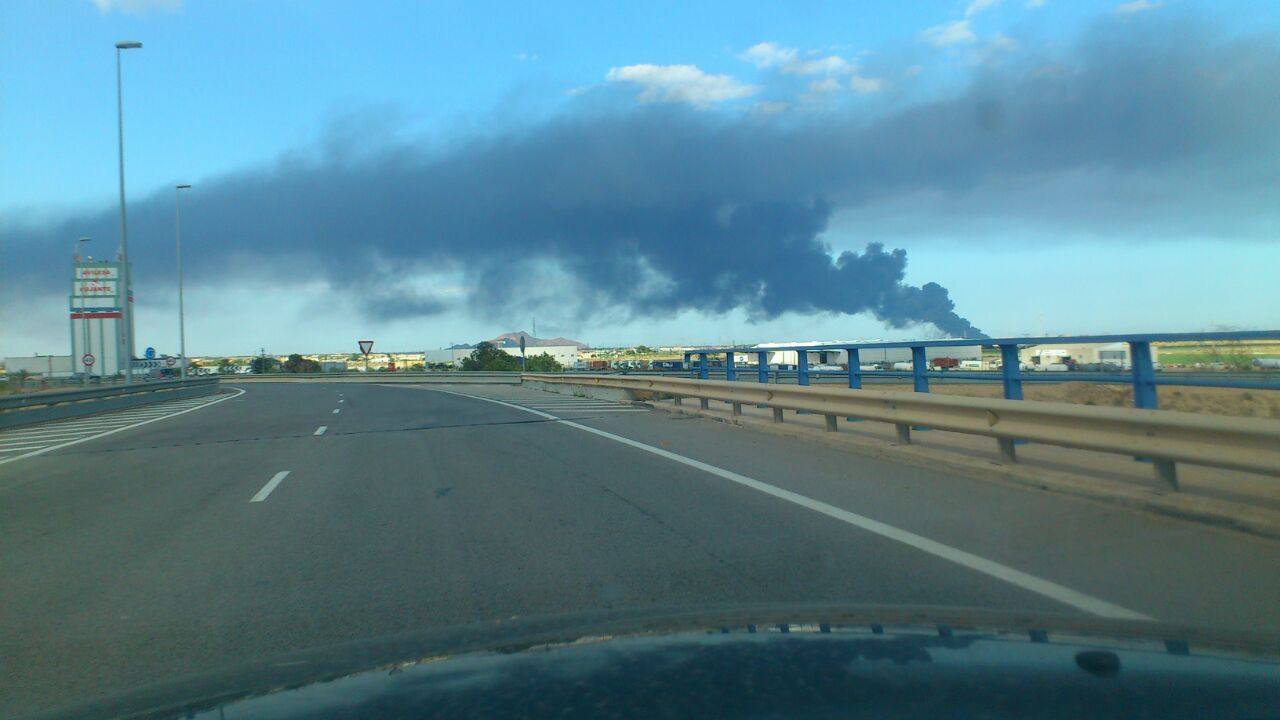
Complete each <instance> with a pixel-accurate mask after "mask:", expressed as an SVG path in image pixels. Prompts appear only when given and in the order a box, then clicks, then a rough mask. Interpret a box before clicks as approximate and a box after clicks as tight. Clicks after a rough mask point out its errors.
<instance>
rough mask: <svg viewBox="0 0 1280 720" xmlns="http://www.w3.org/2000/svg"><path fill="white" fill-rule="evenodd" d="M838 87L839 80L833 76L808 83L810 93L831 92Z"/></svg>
mask: <svg viewBox="0 0 1280 720" xmlns="http://www.w3.org/2000/svg"><path fill="white" fill-rule="evenodd" d="M839 89H840V82H839V81H838V80H836V79H835V78H824V79H822V80H814V81H813V82H811V83H809V92H811V93H833V92H836V91H837V90H839Z"/></svg>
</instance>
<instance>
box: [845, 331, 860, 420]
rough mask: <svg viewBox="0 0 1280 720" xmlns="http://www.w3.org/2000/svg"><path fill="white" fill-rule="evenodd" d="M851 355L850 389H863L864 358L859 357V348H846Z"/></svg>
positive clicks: (848, 418)
mask: <svg viewBox="0 0 1280 720" xmlns="http://www.w3.org/2000/svg"><path fill="white" fill-rule="evenodd" d="M845 351H846V352H847V353H848V354H849V357H848V360H849V388H850V389H852V390H858V389H861V388H862V358H861V357H860V356H859V353H858V348H846V349H845ZM861 419H862V418H855V417H847V418H845V420H848V421H849V422H857V421H859V420H861Z"/></svg>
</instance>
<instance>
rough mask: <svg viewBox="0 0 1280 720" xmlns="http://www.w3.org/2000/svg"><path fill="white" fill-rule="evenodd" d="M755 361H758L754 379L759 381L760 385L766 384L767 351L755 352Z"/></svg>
mask: <svg viewBox="0 0 1280 720" xmlns="http://www.w3.org/2000/svg"><path fill="white" fill-rule="evenodd" d="M756 362H757V363H758V367H757V368H756V379H757V380H759V381H760V384H761V385H764V384H767V383H768V382H769V353H767V352H758V353H756Z"/></svg>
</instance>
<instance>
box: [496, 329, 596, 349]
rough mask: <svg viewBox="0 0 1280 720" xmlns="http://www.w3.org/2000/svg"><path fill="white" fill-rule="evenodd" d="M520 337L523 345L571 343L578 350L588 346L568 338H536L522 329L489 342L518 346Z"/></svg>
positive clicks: (500, 345)
mask: <svg viewBox="0 0 1280 720" xmlns="http://www.w3.org/2000/svg"><path fill="white" fill-rule="evenodd" d="M522 337H523V338H524V346H525V347H551V346H553V345H556V346H560V347H564V346H565V345H573V346H574V347H576V348H578V349H579V350H582V349H585V348H587V347H590V346H588V345H587V344H586V343H583V342H578V341H577V340H570V339H569V338H563V337H553V338H536V337H534V336H532V335H530V334H529V333H527V332H525V331H523V330H519V331H517V332H507V333H502V334H501V335H499V336H497V337H495V338H493V339H492V340H490V341H489V342H491V343H493V344H494V345H497V346H499V347H520V338H522Z"/></svg>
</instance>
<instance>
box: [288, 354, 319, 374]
mask: <svg viewBox="0 0 1280 720" xmlns="http://www.w3.org/2000/svg"><path fill="white" fill-rule="evenodd" d="M284 371H285V372H287V373H318V372H320V363H318V362H316V361H315V360H312V359H310V358H304V357H302V356H301V355H299V354H298V353H294V354H292V355H290V356H289V359H288V360H285V361H284Z"/></svg>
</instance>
